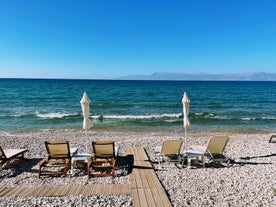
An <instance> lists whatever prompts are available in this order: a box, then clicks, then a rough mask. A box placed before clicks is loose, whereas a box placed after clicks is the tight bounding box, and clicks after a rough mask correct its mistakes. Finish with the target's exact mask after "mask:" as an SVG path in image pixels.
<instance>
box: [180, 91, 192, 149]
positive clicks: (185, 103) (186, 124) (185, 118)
mask: <svg viewBox="0 0 276 207" xmlns="http://www.w3.org/2000/svg"><path fill="white" fill-rule="evenodd" d="M182 104H183V127H184V128H185V146H186V139H187V128H188V127H190V121H189V118H188V115H189V106H190V99H189V98H188V96H187V93H186V92H184V96H183V98H182Z"/></svg>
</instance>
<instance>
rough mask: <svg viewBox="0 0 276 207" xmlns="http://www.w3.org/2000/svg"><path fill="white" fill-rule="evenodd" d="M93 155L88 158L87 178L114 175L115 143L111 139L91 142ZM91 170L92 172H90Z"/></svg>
mask: <svg viewBox="0 0 276 207" xmlns="http://www.w3.org/2000/svg"><path fill="white" fill-rule="evenodd" d="M92 147H93V152H94V155H93V156H92V157H91V158H90V159H89V160H88V163H87V174H88V178H89V177H90V175H91V174H92V176H115V163H116V155H115V143H114V142H113V141H97V142H92ZM91 172H92V173H91Z"/></svg>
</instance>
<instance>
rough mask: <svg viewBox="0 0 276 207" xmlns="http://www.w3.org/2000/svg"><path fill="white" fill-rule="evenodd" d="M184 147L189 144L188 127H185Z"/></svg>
mask: <svg viewBox="0 0 276 207" xmlns="http://www.w3.org/2000/svg"><path fill="white" fill-rule="evenodd" d="M184 142H185V143H184V149H185V148H186V145H187V127H185V140H184Z"/></svg>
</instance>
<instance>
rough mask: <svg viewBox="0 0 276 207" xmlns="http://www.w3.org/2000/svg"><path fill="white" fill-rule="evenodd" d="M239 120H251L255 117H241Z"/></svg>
mask: <svg viewBox="0 0 276 207" xmlns="http://www.w3.org/2000/svg"><path fill="white" fill-rule="evenodd" d="M241 120H243V121H251V120H255V118H249V117H244V118H241Z"/></svg>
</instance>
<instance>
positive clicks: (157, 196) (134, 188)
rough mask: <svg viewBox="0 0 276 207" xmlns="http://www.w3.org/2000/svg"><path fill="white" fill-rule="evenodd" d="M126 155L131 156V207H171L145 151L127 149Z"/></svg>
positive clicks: (141, 149)
mask: <svg viewBox="0 0 276 207" xmlns="http://www.w3.org/2000/svg"><path fill="white" fill-rule="evenodd" d="M127 153H128V154H129V155H133V168H132V172H131V174H130V183H131V196H132V205H133V207H139V206H143V207H155V206H156V207H171V206H172V205H171V202H170V200H169V198H168V196H167V194H166V192H165V190H164V188H163V186H162V184H161V183H160V181H159V179H158V177H157V175H156V173H155V171H154V169H153V166H152V164H151V162H150V160H149V158H148V156H147V154H146V152H145V150H144V149H143V148H129V149H128V150H127Z"/></svg>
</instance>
